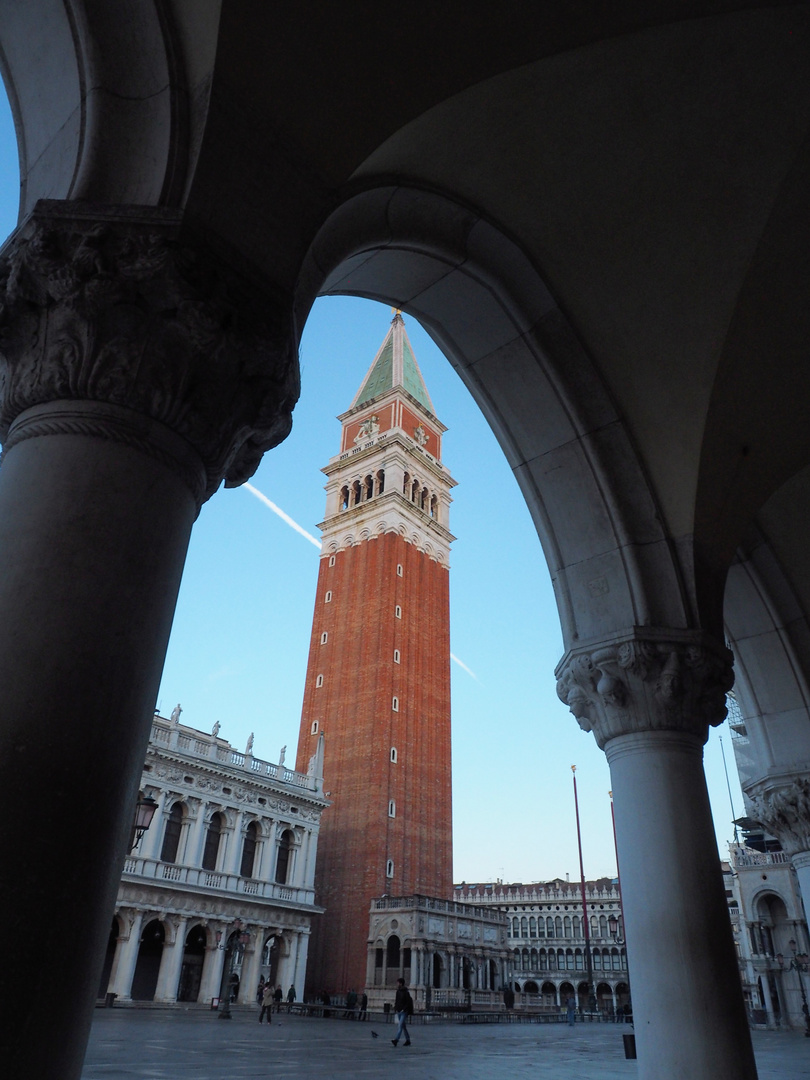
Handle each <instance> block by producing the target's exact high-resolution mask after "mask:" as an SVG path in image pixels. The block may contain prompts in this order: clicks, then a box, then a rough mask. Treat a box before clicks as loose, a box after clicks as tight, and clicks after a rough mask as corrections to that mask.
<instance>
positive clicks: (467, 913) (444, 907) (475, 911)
mask: <svg viewBox="0 0 810 1080" xmlns="http://www.w3.org/2000/svg"><path fill="white" fill-rule="evenodd" d="M374 908H375V909H376V910H377V911H399V910H404V909H407V908H422V909H423V910H425V911H441V912H443V913H444V914H446V915H462V916H463V917H464V918H465V919H471V918H479V919H486V920H487V922H499V923H504V924H506V922H507V921H508V920H507V916H506V914H505V913H504V912H501V911H494V910H492V909H491V908H485V909H483V910H482V909H481V907H480V905H478V904H459V903H456V901H455V900H439V899H437V898H436V897H434V896H421V895H420V894H418V893H417V894H414V895H413V896H380V897H378V898H377V899H375V900H374Z"/></svg>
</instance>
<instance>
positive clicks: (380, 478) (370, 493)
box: [340, 469, 385, 510]
mask: <svg viewBox="0 0 810 1080" xmlns="http://www.w3.org/2000/svg"><path fill="white" fill-rule="evenodd" d="M384 491H385V469H378V470H377V472H376V473H374V474H372V473H369V474H368V475H367V476H364V477H363V479H362V480H354V481H353V482H352V483H351V484H344V485H343V487H342V488H341V489H340V509H341V510H348V509H349V507H350V506H359V505H360V503H361V502H368V501H369V499H373V498H375V496H377V495H382V494H383V492H384Z"/></svg>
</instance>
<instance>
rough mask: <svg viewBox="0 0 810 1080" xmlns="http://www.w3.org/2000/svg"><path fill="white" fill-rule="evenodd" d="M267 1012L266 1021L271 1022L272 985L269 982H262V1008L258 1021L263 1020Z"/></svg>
mask: <svg viewBox="0 0 810 1080" xmlns="http://www.w3.org/2000/svg"><path fill="white" fill-rule="evenodd" d="M265 1013H267V1023H268V1024H271V1023H272V1022H273V987H272V986H271V985H270V983H269V982H266V983H265V984H264V990H263V991H262V1009H261V1012H260V1013H259V1023H261V1022H262V1020H264V1014H265Z"/></svg>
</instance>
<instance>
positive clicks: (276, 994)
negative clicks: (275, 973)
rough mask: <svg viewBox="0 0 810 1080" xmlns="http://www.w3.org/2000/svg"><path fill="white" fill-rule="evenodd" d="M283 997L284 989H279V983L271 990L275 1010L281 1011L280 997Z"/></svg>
mask: <svg viewBox="0 0 810 1080" xmlns="http://www.w3.org/2000/svg"><path fill="white" fill-rule="evenodd" d="M283 997H284V991H283V990H282V989H281V983H279V984H278V986H277V987H276V988H275V990H274V991H273V1006H274V1008H275V1011H276V1012H281V999H282V998H283Z"/></svg>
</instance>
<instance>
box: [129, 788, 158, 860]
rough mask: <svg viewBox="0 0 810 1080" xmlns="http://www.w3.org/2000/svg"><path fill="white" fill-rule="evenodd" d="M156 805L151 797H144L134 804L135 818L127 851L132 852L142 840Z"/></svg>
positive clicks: (150, 822)
mask: <svg viewBox="0 0 810 1080" xmlns="http://www.w3.org/2000/svg"><path fill="white" fill-rule="evenodd" d="M157 806H158V804H157V803H156V802H155V800H154V799H153V798H152V796H151V795H144V797H143V798H142V799H138V801H137V803H136V804H135V817H134V818H133V821H132V831H131V832H130V834H129V850H130V851H134V850H135V848H136V847H138V845H139V844H140V842H141V840H143V834H144V833H145V832H146V830H147V829H148V828H149V826H150V825H151V824H152V818H153V817H154V816H155V811H156V810H157Z"/></svg>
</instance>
